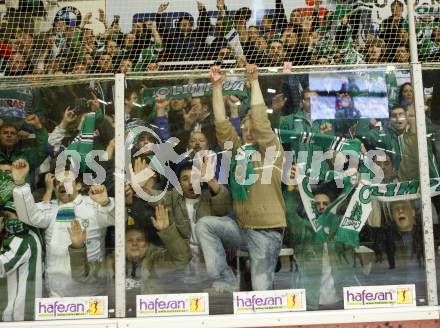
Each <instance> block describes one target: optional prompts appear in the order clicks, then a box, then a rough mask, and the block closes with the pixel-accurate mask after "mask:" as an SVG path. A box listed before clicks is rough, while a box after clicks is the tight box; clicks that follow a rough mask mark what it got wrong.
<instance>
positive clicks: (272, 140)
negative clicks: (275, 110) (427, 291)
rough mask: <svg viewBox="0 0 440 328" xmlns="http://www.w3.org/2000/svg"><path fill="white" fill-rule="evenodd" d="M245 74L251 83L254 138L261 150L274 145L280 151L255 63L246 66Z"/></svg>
mask: <svg viewBox="0 0 440 328" xmlns="http://www.w3.org/2000/svg"><path fill="white" fill-rule="evenodd" d="M246 76H247V79H248V81H249V83H250V85H251V110H250V113H251V118H252V122H253V127H254V130H255V138H256V141H257V144H258V146H259V147H260V148H261V151H265V149H266V148H267V147H271V146H275V147H276V150H277V151H282V147H281V144H280V141H279V140H278V138H277V136H276V134H275V132H273V130H272V127H271V124H270V121H269V117H268V115H267V107H266V105H265V103H264V98H263V93H262V92H261V88H260V83H259V82H258V70H257V66H256V65H247V66H246Z"/></svg>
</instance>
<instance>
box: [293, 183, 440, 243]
mask: <svg viewBox="0 0 440 328" xmlns="http://www.w3.org/2000/svg"><path fill="white" fill-rule="evenodd" d="M304 181H307V180H306V178H304V179H303V181H302V182H303V183H300V184H298V189H299V192H300V196H301V200H302V202H303V204H304V208H305V210H306V214H307V216H308V219H309V221H310V223H311V224H312V227H313V229H314V230H315V232H317V233H318V235H319V236H320V237H321V238H318V239H319V240H322V241H325V240H326V237H327V236H324V235H323V233H322V230H323V229H322V226H324V225H327V224H328V222H326V219H327V218H329V217H330V215H329V213H332V214H335V213H336V210H337V209H338V207H339V205H340V204H341V203H342V201H344V200H345V199H347V198H348V196H349V193H347V192H344V191H343V192H342V193H341V195H339V197H338V198H337V199H336V201H334V202H333V203H332V204H331V205H330V206H329V207H328V208H327V209H326V210H325V211H324V213H322V214H321V215H319V213H318V212H317V211H316V205H315V204H314V199H313V194H312V193H311V191H310V188H309V186H308V184H307V183H306V182H304ZM352 189H353V188H352ZM352 189H351V190H352ZM430 189H431V197H434V196H437V195H440V178H435V179H431V180H430ZM419 197H420V182H419V181H417V180H415V181H404V182H398V183H388V184H368V182H367V181H361V182H360V183H359V184H358V186H357V187H356V189H355V190H354V192H353V194H352V196H351V198H350V202H349V203H348V206H347V209H346V211H345V214H344V216H343V218H342V220H341V223H340V225H339V228H338V229H337V231H336V241H338V242H343V243H346V244H349V245H351V246H354V247H356V246H358V244H359V233H360V231H361V230H362V228H363V226H364V225H365V222H366V221H367V219H368V216H369V215H370V213H371V209H372V207H371V201H372V200H373V199H376V200H378V201H381V202H396V201H402V200H414V199H418V198H419ZM314 209H315V210H314Z"/></svg>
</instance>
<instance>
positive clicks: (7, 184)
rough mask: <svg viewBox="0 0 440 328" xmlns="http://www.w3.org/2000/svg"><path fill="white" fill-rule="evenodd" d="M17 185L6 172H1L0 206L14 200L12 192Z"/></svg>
mask: <svg viewBox="0 0 440 328" xmlns="http://www.w3.org/2000/svg"><path fill="white" fill-rule="evenodd" d="M14 188H15V184H14V182H13V181H12V178H11V177H10V176H9V175H7V174H6V173H4V172H0V206H1V205H4V204H6V203H7V202H8V201H9V200H10V199H12V191H13V190H14Z"/></svg>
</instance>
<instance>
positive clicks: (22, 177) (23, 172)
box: [11, 159, 29, 185]
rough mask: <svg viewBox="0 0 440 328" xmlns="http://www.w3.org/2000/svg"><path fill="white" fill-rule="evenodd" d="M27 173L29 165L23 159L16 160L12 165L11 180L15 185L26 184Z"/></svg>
mask: <svg viewBox="0 0 440 328" xmlns="http://www.w3.org/2000/svg"><path fill="white" fill-rule="evenodd" d="M28 173H29V163H28V162H27V161H26V160H24V159H19V160H16V161H15V162H14V163H12V173H11V175H12V179H13V180H14V183H15V184H16V185H22V184H24V183H25V182H26V177H27V175H28Z"/></svg>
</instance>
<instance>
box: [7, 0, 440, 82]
mask: <svg viewBox="0 0 440 328" xmlns="http://www.w3.org/2000/svg"><path fill="white" fill-rule="evenodd" d="M37 3H38V1H37ZM321 5H322V6H321ZM404 6H405V4H404V2H402V1H399V0H395V1H393V2H392V4H391V11H392V14H391V16H390V17H388V18H386V19H384V20H383V21H382V22H381V24H380V25H379V26H376V25H374V24H372V22H371V21H372V19H371V15H372V8H370V7H369V5H368V4H361V3H359V4H353V3H351V2H350V3H348V4H345V3H344V2H341V3H338V4H337V5H336V10H334V11H329V10H327V9H325V3H324V2H323V1H315V7H314V8H313V9H312V8H309V9H312V10H307V11H301V10H293V11H292V12H291V13H289V12H286V11H285V9H284V7H283V3H282V1H281V0H277V1H276V6H275V8H274V9H272V11H270V13H268V14H266V15H264V17H262V19H261V21H260V22H259V25H258V26H255V25H250V24H249V20H250V18H251V16H252V9H250V8H247V7H243V8H240V9H238V10H236V11H229V10H228V8H227V5H226V3H225V1H224V0H218V2H217V12H218V16H217V17H209V16H208V11H207V9H206V7H205V5H204V4H203V3H202V2H198V3H197V9H198V19H197V21H196V22H195V21H194V19H193V17H192V16H186V15H183V16H181V17H174V21H172V20H170V19H169V16H167V15H166V14H167V8H168V4H166V3H164V4H162V5H160V6H159V7H158V9H157V13H156V15H155V18H154V19H152V18H151V19H148V20H145V21H133V22H132V23H131V22H130V23H128V22H121V21H120V18H119V16H115V17H114V19H113V21H112V22H111V23H109V22H108V21H107V18H106V16H105V13H104V11H103V10H101V11H100V14H99V22H100V23H101V24H102V25H104V27H105V32H104V33H101V34H99V35H96V34H95V33H94V31H93V30H92V29H90V28H89V25H88V24H89V23H90V20H91V17H92V15H91V13H89V14H86V15H84V17H83V19H82V20H81V22H80V23H79V21H73V23H72V21H71V20H70V19H69V18H68V17H64V16H60V17H56V18H55V21H54V22H53V27H52V28H51V29H50V30H49V31H47V32H42V33H37V32H35V31H34V30H33V28H28V26H31V27H33V26H34V25H33V24H30V23H29V22H30V21H32V19H35V17H34V16H39V15H38V10H40V9H38V8H35V9H33V10H28V9H26V8H21V9H20V8H19V9H18V10H15V11H8V12H7V13H6V14H5V16H4V18H3V24H2V27H1V29H0V42H1V43H0V57H1V60H2V61H1V65H0V68H1V72H2V73H3V74H4V75H7V76H10V75H24V74H69V73H71V74H84V73H115V72H122V73H127V72H144V71H157V70H169V69H191V68H207V67H208V66H209V65H208V66H206V65H202V64H200V63H199V64H197V63H195V64H192V65H182V62H187V61H195V62H200V61H204V60H209V61H211V64H212V63H213V62H215V61H216V62H225V61H227V60H230V61H228V63H229V66H231V67H240V68H243V67H245V65H246V64H248V63H249V64H257V65H259V66H282V65H283V63H284V62H292V63H293V65H331V64H335V65H336V64H342V65H343V64H361V63H370V64H377V63H388V62H397V63H408V62H409V41H408V39H409V36H408V23H407V20H406V18H405V17H403V10H404ZM31 8H33V7H31ZM20 10H21V11H24V12H25V14H23V13H21V11H20ZM32 12H33V13H34V15H33V14H32ZM286 17H287V18H286ZM213 18H214V19H215V25H211V20H212V19H213ZM122 24H132V28H131V31H129V32H127V33H123V32H122V31H121V26H122ZM173 24H174V25H173ZM425 26H428V27H429V28H425ZM417 31H418V34H419V35H418V38H419V39H418V41H419V51H420V56H421V58H422V60H430V61H432V60H437V58H438V54H439V53H440V52H439V36H440V27H439V25H438V22H437V21H436V20H430V21H428V22H424V21H421V22H419V23H418V29H417ZM175 61H178V62H180V63H179V64H178V65H166V64H164V65H159V63H166V62H175ZM224 66H225V65H224Z"/></svg>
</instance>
